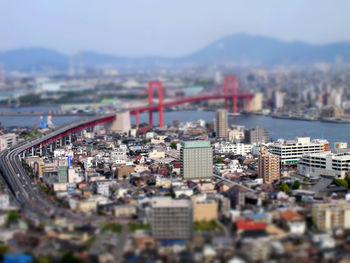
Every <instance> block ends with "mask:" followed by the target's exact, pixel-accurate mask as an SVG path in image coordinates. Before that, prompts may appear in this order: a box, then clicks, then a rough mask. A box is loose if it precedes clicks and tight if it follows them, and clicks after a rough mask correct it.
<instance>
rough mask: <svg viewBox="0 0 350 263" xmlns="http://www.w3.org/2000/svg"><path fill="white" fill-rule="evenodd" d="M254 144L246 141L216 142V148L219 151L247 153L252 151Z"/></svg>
mask: <svg viewBox="0 0 350 263" xmlns="http://www.w3.org/2000/svg"><path fill="white" fill-rule="evenodd" d="M252 148H253V145H251V144H244V143H229V142H223V143H215V145H214V149H215V152H217V153H233V154H235V155H243V156H244V155H247V154H248V153H250V152H251V150H252Z"/></svg>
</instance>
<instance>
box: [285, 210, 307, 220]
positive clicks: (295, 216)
mask: <svg viewBox="0 0 350 263" xmlns="http://www.w3.org/2000/svg"><path fill="white" fill-rule="evenodd" d="M281 217H282V218H283V219H284V220H285V221H291V220H293V221H295V220H303V217H302V216H301V215H300V214H299V213H298V212H295V211H293V210H290V209H288V210H286V211H284V212H282V213H281Z"/></svg>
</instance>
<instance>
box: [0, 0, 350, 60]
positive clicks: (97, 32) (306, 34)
mask: <svg viewBox="0 0 350 263" xmlns="http://www.w3.org/2000/svg"><path fill="white" fill-rule="evenodd" d="M0 5H1V8H0V17H1V23H0V32H1V41H0V50H1V51H5V50H9V49H14V48H26V47H46V48H53V49H56V50H58V51H62V52H64V53H67V54H73V53H76V52H78V51H80V50H92V51H97V52H101V53H109V54H115V55H121V56H146V55H147V56H149V55H156V56H180V55H184V54H187V53H190V52H193V51H195V50H198V49H199V48H201V47H203V46H205V45H207V44H209V43H210V42H212V41H214V40H216V39H218V38H220V37H224V36H227V35H230V34H235V33H238V32H245V33H248V34H254V35H263V36H272V37H275V38H278V39H281V40H287V41H304V42H308V43H313V44H323V43H329V42H337V41H346V40H350V31H349V30H346V26H347V25H348V24H349V22H350V17H349V16H348V10H350V2H349V1H336V2H334V1H320V0H314V1H302V0H300V1H296V0H294V1H279V0H275V1H272V0H271V1H261V0H255V1H253V0H251V1H229V0H227V1H223V0H222V1H204V0H194V1H188V0H187V1H186V0H178V1H161V0H148V1H113V0H110V1H86V0H76V1H69V0H61V1H45V0H38V1H5V0H4V1H0Z"/></svg>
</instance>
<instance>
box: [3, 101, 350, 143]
mask: <svg viewBox="0 0 350 263" xmlns="http://www.w3.org/2000/svg"><path fill="white" fill-rule="evenodd" d="M57 109H58V108H57V107H47V106H43V107H21V108H1V109H0V111H14V112H24V111H25V112H49V111H51V112H53V111H56V110H57ZM163 115H164V124H167V125H170V124H172V122H173V121H174V120H179V121H180V122H186V121H196V120H199V119H203V120H205V121H206V122H211V121H213V120H214V118H215V112H213V111H171V112H164V113H163ZM79 118H84V117H81V116H54V117H52V121H53V123H54V125H55V126H59V125H62V124H65V123H69V122H72V121H74V120H77V119H79ZM139 119H140V123H143V122H145V123H147V122H148V114H147V113H143V114H140V117H139ZM0 122H1V123H2V125H4V126H5V127H10V126H20V127H33V126H35V125H36V124H38V123H39V122H40V117H39V116H32V117H12V116H11V117H0ZM131 122H132V123H133V124H135V122H136V118H135V116H131ZM153 122H154V125H157V124H158V123H159V122H158V113H157V112H154V113H153ZM229 124H236V125H244V126H245V127H246V128H254V127H256V126H260V127H263V128H265V129H267V130H268V131H269V136H270V138H272V139H273V140H276V139H278V138H284V139H294V138H295V137H297V136H299V137H300V136H307V137H311V138H320V139H327V140H328V141H329V142H330V143H331V145H333V143H334V142H337V141H344V142H350V124H337V123H327V122H318V121H299V120H286V119H273V118H271V117H268V116H261V115H251V116H245V115H242V116H237V117H229Z"/></svg>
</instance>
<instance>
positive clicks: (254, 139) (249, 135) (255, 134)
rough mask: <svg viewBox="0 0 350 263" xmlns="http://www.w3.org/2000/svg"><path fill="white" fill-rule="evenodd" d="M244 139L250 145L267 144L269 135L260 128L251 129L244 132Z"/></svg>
mask: <svg viewBox="0 0 350 263" xmlns="http://www.w3.org/2000/svg"><path fill="white" fill-rule="evenodd" d="M244 138H245V141H246V142H247V143H250V144H262V143H267V142H268V140H269V133H268V132H267V130H265V129H264V128H261V127H256V128H252V129H249V130H245V131H244Z"/></svg>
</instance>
